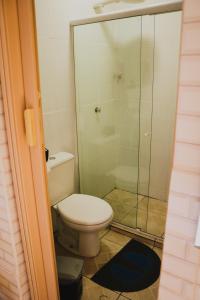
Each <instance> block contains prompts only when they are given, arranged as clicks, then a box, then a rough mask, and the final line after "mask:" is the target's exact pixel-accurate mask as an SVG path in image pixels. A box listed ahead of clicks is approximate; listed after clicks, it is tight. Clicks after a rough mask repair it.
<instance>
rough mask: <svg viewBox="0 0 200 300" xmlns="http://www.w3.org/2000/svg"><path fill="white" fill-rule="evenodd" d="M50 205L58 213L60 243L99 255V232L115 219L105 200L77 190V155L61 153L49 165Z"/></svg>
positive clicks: (90, 254) (72, 249)
mask: <svg viewBox="0 0 200 300" xmlns="http://www.w3.org/2000/svg"><path fill="white" fill-rule="evenodd" d="M47 170H48V180H49V196H50V201H51V206H53V208H55V209H56V211H57V212H58V214H57V215H58V218H57V220H56V225H57V229H58V241H59V242H60V243H61V244H62V246H63V247H65V248H66V249H68V250H70V251H71V252H74V253H76V254H78V255H81V256H84V257H94V256H96V255H97V254H98V253H99V250H100V240H99V236H98V233H99V231H101V230H102V229H104V228H106V227H107V226H108V225H109V224H110V222H111V221H112V218H113V211H112V208H111V206H110V205H109V204H108V203H107V202H106V201H104V200H102V199H100V198H97V197H93V196H89V195H83V194H72V193H73V191H74V156H73V155H72V154H71V153H65V152H59V153H57V154H56V155H53V156H52V157H50V160H49V161H48V163H47Z"/></svg>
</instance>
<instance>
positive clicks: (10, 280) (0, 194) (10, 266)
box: [0, 83, 30, 300]
mask: <svg viewBox="0 0 200 300" xmlns="http://www.w3.org/2000/svg"><path fill="white" fill-rule="evenodd" d="M15 202H16V200H15V195H14V191H13V184H12V175H11V170H10V163H9V153H8V147H7V138H6V129H5V122H4V112H3V101H2V91H1V83H0V299H1V300H4V299H9V300H13V299H18V300H19V299H30V293H29V286H28V279H27V274H26V267H25V262H24V253H23V249H22V242H21V235H20V231H19V221H18V218H17V211H16V204H15Z"/></svg>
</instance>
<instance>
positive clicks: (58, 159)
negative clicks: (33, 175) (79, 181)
mask: <svg viewBox="0 0 200 300" xmlns="http://www.w3.org/2000/svg"><path fill="white" fill-rule="evenodd" d="M47 174H48V191H49V200H50V205H51V206H53V205H55V204H56V203H58V202H59V201H61V200H63V199H64V198H66V197H68V196H70V195H71V194H73V192H74V155H73V154H71V153H67V152H59V153H56V154H54V155H51V156H50V157H49V160H48V162H47Z"/></svg>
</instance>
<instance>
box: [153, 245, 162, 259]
mask: <svg viewBox="0 0 200 300" xmlns="http://www.w3.org/2000/svg"><path fill="white" fill-rule="evenodd" d="M153 250H154V251H155V252H156V253H157V254H158V256H159V257H160V259H162V254H163V251H162V249H161V248H158V247H154V248H153Z"/></svg>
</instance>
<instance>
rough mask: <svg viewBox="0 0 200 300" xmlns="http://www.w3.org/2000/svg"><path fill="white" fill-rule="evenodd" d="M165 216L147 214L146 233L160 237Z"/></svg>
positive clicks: (163, 229) (163, 227)
mask: <svg viewBox="0 0 200 300" xmlns="http://www.w3.org/2000/svg"><path fill="white" fill-rule="evenodd" d="M165 221H166V217H165V215H162V214H159V213H151V212H149V213H148V219H147V233H150V234H153V235H156V236H160V237H162V235H163V233H164V231H165Z"/></svg>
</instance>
